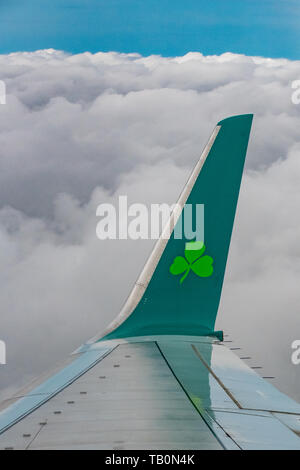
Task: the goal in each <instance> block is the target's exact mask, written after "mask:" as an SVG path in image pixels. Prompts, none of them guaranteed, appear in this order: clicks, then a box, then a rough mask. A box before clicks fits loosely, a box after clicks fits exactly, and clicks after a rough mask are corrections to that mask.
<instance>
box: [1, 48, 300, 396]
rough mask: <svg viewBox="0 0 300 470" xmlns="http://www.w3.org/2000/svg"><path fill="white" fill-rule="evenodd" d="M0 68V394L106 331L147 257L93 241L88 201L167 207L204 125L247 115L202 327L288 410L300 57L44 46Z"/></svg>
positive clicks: (139, 246) (299, 302)
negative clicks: (1, 358) (209, 319)
mask: <svg viewBox="0 0 300 470" xmlns="http://www.w3.org/2000/svg"><path fill="white" fill-rule="evenodd" d="M0 70H1V79H2V80H5V82H6V85H7V93H8V95H7V104H6V105H1V106H0V201H1V209H0V259H1V262H0V276H1V283H0V305H1V329H0V339H2V340H5V341H6V343H7V360H8V364H7V365H6V366H0V380H1V385H0V395H2V396H5V395H7V394H8V393H9V391H10V390H11V389H15V388H16V387H18V386H20V385H22V384H24V383H26V382H27V381H28V380H29V379H30V378H32V377H33V376H35V375H37V374H39V373H40V372H42V371H44V370H45V369H47V368H49V367H52V366H53V364H54V363H55V362H57V361H59V360H60V359H64V358H65V356H66V355H67V354H68V353H69V352H71V351H72V350H73V349H75V348H76V347H77V346H79V345H80V344H81V343H82V342H84V341H85V340H87V339H89V338H90V337H91V336H93V335H94V334H95V333H97V332H98V331H101V329H103V328H105V327H106V326H107V324H108V323H109V322H110V321H111V320H112V319H113V318H114V317H115V316H116V315H117V314H118V312H119V310H120V307H121V306H122V304H123V302H124V300H125V298H126V297H127V295H128V293H129V290H130V288H131V286H132V284H133V282H134V280H135V279H136V277H137V275H138V273H139V271H140V269H141V268H142V266H143V264H144V262H145V261H146V258H147V256H148V254H149V251H150V250H151V247H152V242H149V241H138V242H132V241H122V242H120V241H109V242H106V241H105V242H103V241H99V240H98V239H97V238H96V235H95V229H96V224H97V218H96V215H95V211H96V207H97V205H98V204H99V203H101V202H116V201H117V197H118V195H123V194H127V195H128V197H129V200H130V201H132V202H145V203H147V204H150V203H152V202H155V203H157V202H168V203H172V202H175V201H176V200H177V197H178V195H179V193H180V191H181V189H182V187H183V185H184V183H185V181H186V179H187V177H188V175H189V173H190V171H191V170H192V168H193V166H194V165H195V163H196V161H197V159H198V157H199V155H200V153H201V150H202V148H203V147H204V145H205V143H206V141H207V139H208V137H209V135H210V133H211V132H212V130H213V128H214V126H215V124H216V123H217V122H218V121H219V120H221V119H223V118H225V117H227V116H229V115H232V114H241V113H254V114H255V119H254V123H253V132H252V136H251V141H250V145H249V152H248V157H247V164H246V173H245V175H244V179H243V183H242V190H241V197H240V201H239V206H238V214H237V218H236V225H235V230H234V234H233V239H232V244H231V251H230V258H229V263H228V269H227V275H226V281H225V285H224V291H223V296H222V302H221V306H220V310H219V317H218V325H217V326H218V327H219V328H223V329H224V330H225V333H229V334H230V335H231V337H232V339H233V340H234V341H235V343H234V344H235V345H238V346H241V347H243V348H244V349H243V350H242V353H243V355H244V354H245V353H246V355H251V356H252V357H253V359H252V361H250V364H251V365H263V366H264V373H265V374H266V375H275V376H276V380H275V384H277V385H278V386H279V387H280V388H281V389H282V390H283V391H285V392H287V393H289V394H290V395H291V396H294V397H295V398H298V399H299V400H300V395H299V390H300V366H294V365H292V364H291V352H292V350H291V343H292V341H293V340H295V339H300V338H299V337H300V331H299V310H300V289H299V283H300V244H299V239H300V223H299V213H300V191H299V186H300V184H299V183H300V133H299V129H300V105H298V106H297V105H295V104H292V102H291V94H292V89H291V83H292V81H293V80H295V79H299V78H300V62H296V61H288V60H286V59H276V60H275V59H261V58H255V57H247V56H244V55H234V54H230V53H227V54H224V55H220V56H210V57H205V56H203V55H201V54H200V53H190V54H187V55H185V56H183V57H175V58H163V57H160V56H149V57H141V56H139V55H137V54H129V55H126V54H117V53H106V54H105V53H98V54H94V55H93V54H90V53H85V54H79V55H68V54H66V53H63V52H60V51H55V50H48V51H37V52H34V53H16V54H11V55H9V56H5V55H2V56H0ZM153 182H155V184H153Z"/></svg>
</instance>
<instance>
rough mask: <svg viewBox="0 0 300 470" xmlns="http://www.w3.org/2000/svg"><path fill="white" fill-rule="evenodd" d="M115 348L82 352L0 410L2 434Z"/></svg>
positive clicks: (0, 430) (0, 431)
mask: <svg viewBox="0 0 300 470" xmlns="http://www.w3.org/2000/svg"><path fill="white" fill-rule="evenodd" d="M112 349H113V348H110V347H102V348H101V349H97V350H94V351H87V352H86V353H84V354H81V355H80V356H79V357H77V358H76V359H74V361H73V362H72V363H71V364H69V365H68V366H66V367H65V368H64V369H62V370H61V371H59V372H58V373H57V374H55V375H53V377H50V378H49V379H48V380H46V381H45V382H43V383H42V384H41V385H39V386H37V387H36V388H34V389H33V390H32V391H31V392H30V393H28V394H27V395H26V396H24V397H22V398H20V399H19V400H17V401H16V402H15V403H13V404H12V405H10V406H8V407H7V408H5V409H4V410H3V411H1V412H0V434H1V433H3V432H4V431H5V430H6V429H8V428H9V427H10V426H12V425H13V424H14V423H16V422H17V421H19V420H20V419H22V418H23V417H24V416H27V415H28V414H29V413H31V412H32V411H33V410H35V409H36V408H38V407H39V406H41V405H42V404H43V403H45V402H46V401H48V400H49V399H50V398H51V397H53V396H54V395H55V394H56V393H58V392H60V391H61V390H62V389H63V388H65V387H67V386H68V385H69V384H71V383H72V382H74V380H76V379H77V378H78V377H80V376H81V375H82V374H84V373H85V372H86V371H87V370H89V369H90V368H91V367H93V366H94V365H95V364H96V363H97V362H98V361H100V360H101V359H103V357H105V356H106V354H108V353H109V352H110V351H111V350H112Z"/></svg>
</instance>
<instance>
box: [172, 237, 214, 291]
mask: <svg viewBox="0 0 300 470" xmlns="http://www.w3.org/2000/svg"><path fill="white" fill-rule="evenodd" d="M204 252H205V245H204V243H202V242H200V241H193V242H188V243H186V244H185V250H184V256H185V257H183V256H176V258H174V261H173V263H172V264H171V266H170V273H171V274H173V275H174V276H177V275H178V274H183V273H184V275H183V276H182V277H181V279H180V284H182V283H183V281H184V280H185V278H186V277H187V275H188V274H189V272H190V270H192V271H193V272H194V273H195V274H196V275H197V276H199V277H209V276H211V275H212V273H213V258H212V257H211V256H207V255H206V256H202V255H203V253H204Z"/></svg>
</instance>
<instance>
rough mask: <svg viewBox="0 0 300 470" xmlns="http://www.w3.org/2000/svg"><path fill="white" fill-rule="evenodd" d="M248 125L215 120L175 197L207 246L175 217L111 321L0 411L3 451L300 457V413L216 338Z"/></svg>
mask: <svg viewBox="0 0 300 470" xmlns="http://www.w3.org/2000/svg"><path fill="white" fill-rule="evenodd" d="M251 123H252V115H242V116H235V117H231V118H228V119H225V120H223V121H221V122H220V123H218V125H217V126H216V128H215V130H214V131H213V134H212V136H211V138H210V140H209V141H208V144H207V145H206V147H205V149H204V152H203V153H202V155H201V157H200V159H199V161H198V163H197V165H196V167H195V169H194V171H193V172H192V174H191V176H190V178H189V180H188V182H187V184H186V186H185V188H184V190H183V192H182V193H181V196H180V198H179V207H181V208H184V207H186V205H187V204H191V205H192V206H193V207H195V205H196V204H205V243H204V245H205V246H204V245H203V243H202V244H200V245H199V244H198V245H194V246H193V245H191V244H190V243H187V240H185V239H183V238H181V239H180V238H176V237H175V236H174V232H175V229H176V227H178V224H179V223H180V222H181V211H180V210H175V211H174V213H173V214H172V215H171V217H170V220H169V222H168V226H167V228H166V229H167V230H168V231H169V233H171V236H170V237H169V238H168V237H164V236H163V234H162V236H161V238H160V239H159V240H158V242H157V243H156V245H155V247H154V250H153V252H152V254H151V256H150V258H149V260H148V262H147V263H146V265H145V268H144V269H143V271H142V273H141V275H140V276H139V278H138V280H137V282H136V283H135V285H134V288H133V290H132V292H131V294H130V295H129V297H128V299H127V301H126V303H125V305H124V308H123V309H122V311H121V313H120V315H119V316H118V317H117V319H116V320H115V321H114V322H113V323H112V324H111V325H110V326H109V327H108V328H107V330H106V331H105V332H104V333H102V334H101V335H98V336H96V337H94V338H93V339H92V340H90V341H88V342H87V343H85V344H84V345H82V346H81V347H80V348H79V349H78V350H77V351H75V352H74V353H73V354H72V355H71V356H70V358H69V360H68V361H67V364H65V365H64V366H62V367H61V368H59V369H58V370H57V371H55V373H54V374H52V375H51V374H49V376H48V377H46V378H44V379H42V380H39V381H37V382H36V383H35V384H33V385H32V386H30V387H29V388H28V389H26V390H23V391H22V392H20V393H19V394H17V395H15V396H13V397H12V398H11V399H10V400H7V401H6V402H4V403H3V404H2V405H1V406H0V448H1V449H106V450H107V449H115V450H121V449H126V450H127V449H146V450H150V449H151V450H152V449H156V450H163V449H167V450H175V449H180V450H185V449H193V450H196V449H215V450H222V449H231V450H234V449H236V450H240V449H247V450H250V449H300V439H299V437H300V405H299V404H298V403H296V402H295V401H294V400H292V399H291V398H289V397H287V396H286V395H284V394H282V393H281V392H279V391H278V390H277V389H276V388H274V387H273V386H272V385H271V384H269V383H268V382H266V381H265V380H264V379H262V378H261V377H260V376H258V375H257V374H256V372H255V371H254V370H253V369H251V368H249V367H248V366H247V365H246V364H245V363H244V362H243V361H242V360H241V359H240V358H238V357H237V356H236V355H235V354H234V352H233V351H231V350H230V349H229V348H228V347H227V345H226V343H225V342H224V341H223V333H222V332H220V331H215V329H214V325H215V320H216V315H217V311H218V307H219V301H220V295H221V290H222V284H223V278H224V272H225V267H226V261H227V254H228V249H229V243H230V238H231V232H232V227H233V222H234V215H235V209H236V204H237V199H238V193H239V187H240V181H241V176H242V172H243V166H244V160H245V156H246V151H247V145H248V139H249V133H250V128H251ZM186 243H187V244H186ZM194 247H195V248H194ZM176 259H177V261H176ZM183 277H184V280H182V278H183ZM237 321H242V313H241V317H240V318H237Z"/></svg>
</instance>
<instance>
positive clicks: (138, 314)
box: [103, 114, 253, 339]
mask: <svg viewBox="0 0 300 470" xmlns="http://www.w3.org/2000/svg"><path fill="white" fill-rule="evenodd" d="M252 117H253V116H252V115H250V114H247V115H242V116H235V117H231V118H228V119H225V120H224V121H221V122H220V123H219V125H220V126H221V129H220V131H219V133H218V135H217V137H216V140H215V142H214V145H213V147H212V148H211V150H210V153H209V155H208V157H207V159H206V161H205V163H204V165H203V167H202V170H201V171H200V174H199V176H198V179H197V181H196V182H195V185H194V187H193V189H192V191H191V194H190V196H189V198H188V200H187V203H188V204H193V205H194V206H195V205H196V204H205V246H206V252H205V254H207V255H209V256H211V257H212V258H213V260H214V262H213V273H212V275H211V276H209V277H198V276H196V275H195V274H194V273H192V272H191V273H189V276H187V277H186V279H185V280H184V282H183V283H182V284H180V282H179V278H178V277H177V276H174V275H172V274H171V273H170V271H169V270H170V266H171V265H172V263H173V260H174V258H175V257H176V256H182V255H183V254H184V250H185V243H186V241H187V240H185V239H175V238H174V237H173V235H172V236H171V238H170V240H169V241H168V244H167V246H166V248H165V250H164V252H163V254H162V256H161V258H160V261H159V263H158V265H157V268H156V271H155V272H154V275H153V277H152V279H151V280H150V283H149V285H148V287H147V289H146V291H145V293H144V295H143V297H142V299H141V301H140V303H139V304H138V305H137V307H136V308H135V310H134V311H133V312H132V314H131V315H130V316H129V317H128V318H127V319H126V320H125V321H124V322H123V323H122V324H121V325H120V326H119V327H118V328H117V329H116V330H114V331H112V332H111V333H110V334H108V335H107V336H106V337H105V338H103V339H110V338H123V337H128V336H139V335H155V334H183V335H184V334H186V335H189V334H190V335H210V334H213V331H214V325H215V320H216V316H217V311H218V306H219V301H220V295H221V290H222V284H223V278H224V273H225V267H226V261H227V255H228V249H229V243H230V238H231V232H232V226H233V221H234V216H235V210H236V204H237V199H238V194H239V188H240V182H241V177H242V172H243V167H244V161H245V156H246V151H247V145H248V139H249V133H250V128H251V123H252Z"/></svg>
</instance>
